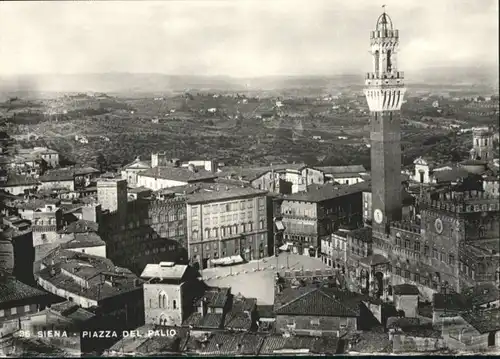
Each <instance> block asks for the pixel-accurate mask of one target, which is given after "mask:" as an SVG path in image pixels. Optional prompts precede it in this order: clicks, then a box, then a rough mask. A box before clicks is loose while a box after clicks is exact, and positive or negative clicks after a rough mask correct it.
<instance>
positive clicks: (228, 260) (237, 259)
mask: <svg viewBox="0 0 500 359" xmlns="http://www.w3.org/2000/svg"><path fill="white" fill-rule="evenodd" d="M210 263H212V264H215V265H226V266H227V265H231V264H238V263H243V258H242V257H241V256H240V255H236V256H230V257H224V258H217V259H211V260H210Z"/></svg>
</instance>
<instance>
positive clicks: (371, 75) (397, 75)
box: [365, 71, 405, 80]
mask: <svg viewBox="0 0 500 359" xmlns="http://www.w3.org/2000/svg"><path fill="white" fill-rule="evenodd" d="M404 78H405V73H404V71H396V72H392V73H377V72H367V73H366V76H365V80H388V79H397V80H402V79H404Z"/></svg>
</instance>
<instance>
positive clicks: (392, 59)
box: [364, 11, 406, 112]
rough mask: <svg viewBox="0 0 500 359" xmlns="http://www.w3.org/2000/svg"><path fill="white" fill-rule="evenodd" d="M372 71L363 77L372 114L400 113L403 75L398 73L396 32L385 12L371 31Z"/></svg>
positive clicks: (397, 40)
mask: <svg viewBox="0 0 500 359" xmlns="http://www.w3.org/2000/svg"><path fill="white" fill-rule="evenodd" d="M370 46H371V49H370V53H371V54H372V57H373V67H372V71H371V72H368V73H367V74H366V79H365V84H366V85H367V88H366V89H365V91H364V93H365V96H366V100H367V102H368V107H369V108H370V111H372V112H382V111H399V110H400V109H401V105H402V103H403V97H404V94H405V92H406V88H405V87H404V73H403V72H402V71H398V65H397V55H398V51H399V31H398V30H395V29H394V27H393V24H392V20H391V18H390V17H389V15H387V13H386V12H385V11H384V13H382V15H380V16H379V18H378V20H377V24H376V26H375V31H371V32H370Z"/></svg>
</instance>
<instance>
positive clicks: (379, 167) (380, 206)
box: [364, 5, 406, 232]
mask: <svg viewBox="0 0 500 359" xmlns="http://www.w3.org/2000/svg"><path fill="white" fill-rule="evenodd" d="M383 8H384V12H383V13H382V15H380V16H379V18H378V20H377V24H376V26H375V30H374V31H371V32H370V46H371V49H370V50H371V51H370V52H371V55H372V57H373V63H372V71H371V72H368V73H367V74H366V78H365V84H366V88H365V90H364V93H365V97H366V100H367V102H368V107H369V108H370V113H371V120H370V142H371V182H372V208H373V213H372V214H373V216H372V218H373V230H374V232H384V231H385V228H386V224H387V223H388V222H390V221H394V220H400V219H401V205H402V203H401V118H400V110H401V104H402V102H403V97H404V94H405V91H406V88H405V87H404V81H403V80H404V74H403V72H401V71H399V70H398V66H397V55H398V50H399V31H398V30H395V29H394V27H393V24H392V20H391V18H390V17H389V15H388V14H387V13H386V12H385V5H384V6H383Z"/></svg>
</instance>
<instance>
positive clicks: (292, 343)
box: [259, 334, 338, 355]
mask: <svg viewBox="0 0 500 359" xmlns="http://www.w3.org/2000/svg"><path fill="white" fill-rule="evenodd" d="M297 350H301V351H307V352H309V353H316V354H330V355H331V354H335V353H337V351H338V339H337V338H332V337H312V336H299V335H294V336H288V337H287V336H283V335H276V334H273V335H269V336H266V337H265V339H264V343H263V344H262V347H261V350H260V353H259V354H260V355H273V354H274V355H276V354H286V353H290V354H292V353H294V352H296V351H297Z"/></svg>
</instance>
